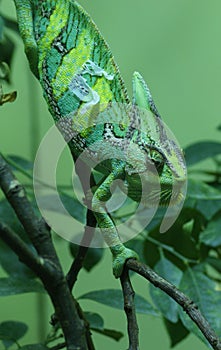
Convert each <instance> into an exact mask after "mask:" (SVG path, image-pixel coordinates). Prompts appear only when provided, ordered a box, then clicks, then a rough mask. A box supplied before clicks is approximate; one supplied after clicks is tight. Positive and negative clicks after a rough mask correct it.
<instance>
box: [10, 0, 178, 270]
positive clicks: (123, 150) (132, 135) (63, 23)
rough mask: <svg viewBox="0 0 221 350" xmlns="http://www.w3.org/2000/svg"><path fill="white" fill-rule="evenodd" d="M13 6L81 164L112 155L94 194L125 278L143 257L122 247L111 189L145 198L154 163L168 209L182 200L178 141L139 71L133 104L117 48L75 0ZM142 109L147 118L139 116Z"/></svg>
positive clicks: (26, 0)
mask: <svg viewBox="0 0 221 350" xmlns="http://www.w3.org/2000/svg"><path fill="white" fill-rule="evenodd" d="M14 1H15V5H16V10H17V17H18V23H19V29H20V33H21V36H22V39H23V41H24V45H25V52H26V55H27V57H28V60H29V64H30V67H31V70H32V72H33V73H34V75H35V76H36V77H37V78H38V79H39V81H40V83H41V85H42V88H43V92H44V97H45V99H46V101H47V104H48V107H49V110H50V112H51V114H52V116H53V118H54V120H55V122H57V123H58V127H59V128H60V130H61V131H62V132H63V134H64V137H66V139H67V141H68V144H69V147H70V150H71V152H72V154H73V157H74V159H76V158H77V156H79V154H80V153H81V152H82V151H85V150H87V151H86V153H87V155H86V159H85V161H86V162H87V161H89V158H90V157H91V158H92V159H93V160H96V161H98V160H103V159H104V158H105V161H103V162H102V165H101V166H100V168H99V170H100V171H101V172H102V173H103V174H104V176H103V180H102V182H100V183H99V186H97V188H96V190H95V191H94V195H93V200H92V209H93V211H94V213H95V216H96V220H97V224H98V226H99V227H100V228H101V230H102V233H103V235H104V238H105V240H106V242H107V244H108V245H109V246H110V249H111V251H112V254H113V270H114V275H115V276H116V277H119V276H120V275H121V273H122V269H123V265H124V263H125V261H126V260H127V259H128V258H137V255H136V253H134V252H133V251H132V250H129V249H127V248H125V247H124V245H123V244H122V243H121V241H120V239H119V237H118V233H117V229H116V227H115V225H114V222H113V220H112V218H111V216H110V215H109V214H108V213H107V210H106V208H105V206H104V205H103V202H104V201H107V200H108V199H109V198H110V196H111V192H110V186H111V184H112V183H113V182H114V181H115V180H116V179H122V180H123V181H124V184H125V187H126V188H127V189H128V195H129V196H130V197H131V198H132V199H133V200H135V201H139V200H140V197H141V196H140V192H141V190H142V188H141V185H140V183H139V181H138V179H137V175H138V174H140V173H142V174H144V176H145V181H146V182H148V181H149V182H151V181H152V180H151V179H152V178H153V176H151V174H149V173H148V171H147V168H148V165H147V158H148V159H149V160H150V162H152V164H153V165H155V167H156V169H157V172H158V175H159V178H160V184H161V189H162V192H161V194H160V202H161V204H166V203H169V202H170V201H174V202H175V201H177V200H179V196H180V194H179V193H178V192H177V193H175V194H174V193H173V195H172V186H173V182H174V179H176V181H180V182H182V181H184V180H185V167H184V165H183V159H182V154H181V153H180V151H179V149H178V147H177V145H176V143H175V142H174V141H172V140H168V134H167V131H166V130H165V129H164V127H163V124H162V123H161V119H160V116H159V113H158V112H157V109H156V107H155V105H154V103H153V100H152V97H151V95H150V92H149V89H148V88H147V86H146V84H145V82H144V80H143V79H142V77H141V76H140V75H139V74H138V73H134V77H133V93H134V96H133V101H132V104H131V103H130V100H129V98H128V95H127V91H126V88H125V85H124V82H123V80H122V78H121V76H120V73H119V70H118V67H117V65H116V63H115V62H114V59H113V55H112V53H111V51H110V50H109V48H108V46H107V44H106V42H105V41H104V39H103V37H102V36H101V34H100V33H99V31H98V29H97V28H96V26H95V24H94V23H93V22H92V20H91V18H90V17H89V16H88V15H87V14H86V13H85V11H84V10H83V9H82V8H81V7H80V5H79V4H78V3H77V2H76V1H74V0H72V1H71V0H56V1H54V0H44V1H43V0H14ZM119 104H120V105H119ZM131 105H132V106H134V109H133V108H131ZM127 106H128V107H127ZM135 106H138V107H140V108H141V110H142V111H144V114H143V115H142V113H139V112H137V113H134V111H136V108H135ZM94 111H95V112H94ZM106 111H107V113H106V114H105V113H103V112H106ZM145 112H147V113H149V114H148V115H149V118H147V113H145ZM99 113H101V114H99ZM102 113H103V114H102ZM113 114H114V115H117V117H116V116H113ZM98 116H99V117H98ZM102 118H103V119H102ZM96 141H100V143H99V146H98V145H96V146H93V145H95V142H96ZM131 146H133V151H132V152H130V149H131V148H130V147H131ZM109 149H110V150H109ZM119 154H120V156H119ZM107 156H108V158H110V159H109V160H106V158H107ZM150 188H151V186H150ZM153 196H154V195H153ZM172 197H173V198H172ZM102 201H103V202H102Z"/></svg>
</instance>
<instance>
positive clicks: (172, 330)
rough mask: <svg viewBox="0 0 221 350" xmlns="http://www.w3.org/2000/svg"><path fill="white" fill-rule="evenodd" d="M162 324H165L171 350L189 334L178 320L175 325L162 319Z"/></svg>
mask: <svg viewBox="0 0 221 350" xmlns="http://www.w3.org/2000/svg"><path fill="white" fill-rule="evenodd" d="M164 324H165V327H166V330H167V333H168V334H169V337H170V347H171V348H173V347H174V346H176V345H177V344H178V343H180V342H181V341H182V340H183V339H185V338H186V337H187V336H188V334H189V331H188V330H187V329H186V328H185V327H184V325H183V324H182V322H181V321H180V320H179V321H178V322H177V323H172V322H170V321H168V320H166V319H164Z"/></svg>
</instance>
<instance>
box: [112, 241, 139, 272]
mask: <svg viewBox="0 0 221 350" xmlns="http://www.w3.org/2000/svg"><path fill="white" fill-rule="evenodd" d="M114 248H115V247H114ZM113 250H114V249H113ZM120 250H121V251H120V252H119V251H118V252H112V253H113V274H114V276H115V277H116V278H119V277H120V276H121V274H122V272H123V268H124V264H125V262H126V261H127V260H128V259H136V260H138V259H139V257H138V255H137V253H135V252H134V251H133V250H131V249H128V248H125V247H123V249H120Z"/></svg>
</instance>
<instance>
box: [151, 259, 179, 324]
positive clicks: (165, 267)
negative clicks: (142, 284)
mask: <svg viewBox="0 0 221 350" xmlns="http://www.w3.org/2000/svg"><path fill="white" fill-rule="evenodd" d="M154 270H155V271H156V272H157V273H158V274H159V275H160V276H161V277H163V278H165V279H166V280H168V281H169V282H171V283H172V284H174V285H175V286H178V285H179V283H180V281H181V278H182V275H183V273H182V271H181V270H180V269H178V267H176V266H175V265H174V264H173V263H172V262H170V261H169V260H168V259H166V258H165V257H164V256H161V259H160V261H159V262H158V263H157V264H156V266H155V268H154ZM150 295H151V297H152V299H153V302H154V304H155V305H156V307H157V308H158V310H160V311H161V312H162V314H163V316H164V317H165V318H166V319H167V320H169V321H170V322H173V323H176V322H177V321H178V304H177V303H176V302H175V301H174V300H173V299H171V298H170V297H169V296H168V295H167V294H166V293H164V292H163V291H162V290H160V289H159V288H156V287H154V286H153V285H152V284H151V285H150Z"/></svg>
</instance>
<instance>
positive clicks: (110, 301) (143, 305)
mask: <svg viewBox="0 0 221 350" xmlns="http://www.w3.org/2000/svg"><path fill="white" fill-rule="evenodd" d="M78 299H90V300H93V301H96V302H98V303H101V304H104V305H107V306H110V307H113V308H116V309H118V310H119V309H120V310H123V309H124V302H123V296H122V291H121V290H119V289H103V290H96V291H93V292H89V293H86V294H83V295H81V296H80V297H79V298H78ZM135 305H136V311H137V312H138V313H142V314H146V315H153V316H158V312H157V311H156V310H155V309H154V308H153V306H152V305H151V304H150V303H149V302H148V301H147V300H145V299H144V298H143V297H142V296H140V295H137V294H136V295H135Z"/></svg>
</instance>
